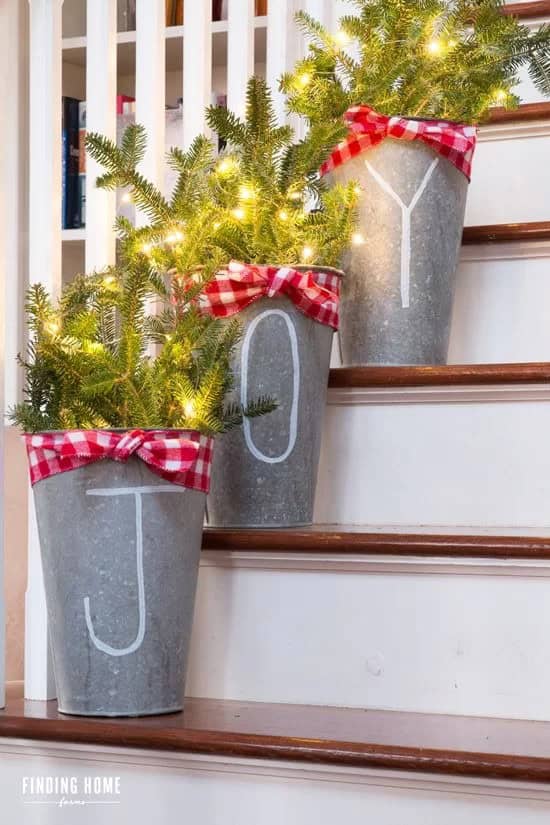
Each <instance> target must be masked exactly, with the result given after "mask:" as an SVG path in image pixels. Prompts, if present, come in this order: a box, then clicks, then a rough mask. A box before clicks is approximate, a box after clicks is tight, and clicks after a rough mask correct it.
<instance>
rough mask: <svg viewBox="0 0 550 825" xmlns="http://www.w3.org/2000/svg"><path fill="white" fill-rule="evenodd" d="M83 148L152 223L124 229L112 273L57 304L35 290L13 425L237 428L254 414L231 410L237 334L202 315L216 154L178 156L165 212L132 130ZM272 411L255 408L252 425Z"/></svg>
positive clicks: (202, 151)
mask: <svg viewBox="0 0 550 825" xmlns="http://www.w3.org/2000/svg"><path fill="white" fill-rule="evenodd" d="M88 148H89V150H90V153H91V154H92V156H93V157H94V158H95V159H96V160H97V161H99V162H100V163H102V165H103V166H104V168H105V169H106V170H107V171H106V177H105V176H104V178H103V179H102V180H100V185H106V186H108V187H109V188H112V187H113V186H124V187H129V189H130V191H131V194H132V198H133V200H134V202H135V203H136V205H138V206H140V208H141V209H142V210H143V211H144V212H145V213H146V214H148V215H149V216H150V218H151V223H150V224H149V225H148V226H142V227H139V228H135V227H134V226H133V225H132V224H131V223H130V222H129V221H127V220H125V219H122V218H119V219H118V220H117V223H116V232H117V234H118V237H119V240H120V243H119V257H118V262H117V265H116V266H114V267H110V268H108V269H106V270H104V271H103V272H94V273H92V274H89V275H79V276H77V277H76V278H75V279H74V280H73V281H72V282H71V283H70V284H69V285H68V286H66V287H65V289H64V290H63V293H62V295H61V298H60V299H59V301H58V302H56V303H55V304H54V303H53V302H52V301H51V299H50V297H49V295H48V293H47V291H46V290H45V288H44V287H43V286H41V285H40V284H38V285H34V286H32V287H31V288H30V289H29V291H28V294H27V302H26V310H27V317H28V325H29V332H30V342H29V345H28V350H27V354H26V356H25V357H24V358H20V365H21V366H22V368H23V369H24V371H25V379H26V380H25V390H24V400H23V402H22V403H20V404H18V405H16V407H14V408H13V409H12V410H11V412H10V418H11V421H12V422H13V423H15V424H18V425H19V426H20V427H22V428H23V429H24V430H26V431H27V432H37V431H41V430H52V429H53V430H55V429H74V428H79V429H80V428H83V429H90V428H104V427H109V428H119V427H122V428H128V427H131V428H136V427H139V428H143V429H147V428H177V429H197V430H199V431H200V432H203V433H206V434H209V435H215V434H217V433H221V432H225V431H226V430H227V429H230V428H231V427H233V426H237V425H238V424H239V423H242V417H243V415H247V414H248V411H247V410H240V411H239V413H238V415H237V414H236V412H235V410H234V409H232V408H229V407H226V399H227V397H228V394H229V393H230V392H231V390H232V389H233V380H234V379H233V372H232V369H231V362H232V357H233V354H234V351H235V347H236V345H237V343H238V341H239V338H240V334H241V328H240V324H239V322H238V320H234V321H230V322H222V321H220V320H218V319H215V318H212V317H210V316H208V315H205V314H203V313H202V312H200V311H199V308H198V298H199V296H200V293H201V292H202V291H203V290H204V287H205V285H206V284H207V283H208V281H209V280H210V278H211V277H212V275H213V273H214V272H215V270H216V268H217V267H218V266H220V263H221V262H222V259H223V255H224V251H223V250H222V249H221V248H220V247H219V246H218V245H217V243H216V240H215V230H214V229H213V225H214V223H215V217H216V215H217V214H218V213H219V212H220V208H219V206H218V205H217V203H216V200H215V198H214V195H213V192H214V191H215V190H216V187H217V183H216V181H215V179H214V172H213V169H212V166H213V164H214V159H213V155H212V147H211V144H210V143H209V141H207V140H206V138H198V139H197V140H196V141H195V143H194V144H193V146H192V147H191V148H190V150H189V151H188V152H181V151H180V150H178V149H175V150H172V152H171V153H170V160H171V163H172V165H173V166H174V168H176V170H177V172H178V179H177V182H176V187H175V190H174V194H173V196H172V199H171V201H170V202H168V201H166V200H165V199H164V198H163V196H162V195H161V194H160V192H158V190H157V189H156V188H155V187H154V186H153V185H152V184H151V183H150V182H149V181H147V180H145V179H144V178H143V177H142V176H141V175H140V174H139V173H138V171H137V169H136V167H137V165H138V164H139V163H140V162H141V160H142V158H143V155H144V152H145V149H146V146H145V135H144V132H143V129H141V127H130V128H129V129H128V130H127V131H126V133H125V135H124V138H123V140H122V143H121V146H120V147H117V146H115V145H114V144H113V143H112V142H110V141H108V140H106V139H105V138H104V137H102V136H101V135H93V134H92V135H90V136H89V142H88ZM223 262H224V263H226V260H224V261H223ZM153 305H154V306H156V307H157V308H158V312H153V311H152V307H153ZM155 346H156V350H154V349H153V348H154V347H155ZM274 406H275V402H274V401H273V399H270V398H261V399H257V400H256V401H255V402H253V404H252V405H251V407H250V414H251V415H257V414H260V415H261V414H264V413H267V412H270V411H271V410H272V409H273V408H274Z"/></svg>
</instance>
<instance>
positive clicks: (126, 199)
mask: <svg viewBox="0 0 550 825" xmlns="http://www.w3.org/2000/svg"><path fill="white" fill-rule="evenodd" d="M121 201H122V203H132V196H131V194H130V193H129V192H125V193H124V194H123V196H122V198H121Z"/></svg>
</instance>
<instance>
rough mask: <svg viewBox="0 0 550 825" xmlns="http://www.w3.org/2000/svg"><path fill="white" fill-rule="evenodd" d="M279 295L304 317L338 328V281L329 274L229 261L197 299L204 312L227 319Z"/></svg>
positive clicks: (335, 276)
mask: <svg viewBox="0 0 550 825" xmlns="http://www.w3.org/2000/svg"><path fill="white" fill-rule="evenodd" d="M282 295H284V296H285V297H286V298H289V299H290V300H291V301H292V302H293V303H294V304H295V305H296V307H297V308H298V309H299V310H300V312H303V313H304V315H307V316H309V317H310V318H313V320H314V321H318V322H319V323H320V324H326V325H327V326H330V327H333V329H338V304H339V300H340V298H339V295H340V278H339V277H338V276H337V275H333V274H330V273H325V272H315V271H310V272H298V270H296V269H292V268H291V267H277V266H256V265H253V264H242V263H238V262H237V261H231V263H230V264H229V266H228V267H227V269H224V270H221V271H220V272H218V274H217V275H216V277H215V278H214V280H213V281H210V283H209V284H208V286H207V287H206V289H205V291H204V293H203V295H201V299H200V300H201V306H202V307H203V309H204V311H205V312H209V313H210V314H211V315H215V316H216V317H218V318H227V317H228V316H230V315H235V314H236V313H237V312H240V311H241V310H242V309H244V308H245V307H247V306H249V304H251V303H253V301H257V300H258V299H259V298H273V297H277V296H282Z"/></svg>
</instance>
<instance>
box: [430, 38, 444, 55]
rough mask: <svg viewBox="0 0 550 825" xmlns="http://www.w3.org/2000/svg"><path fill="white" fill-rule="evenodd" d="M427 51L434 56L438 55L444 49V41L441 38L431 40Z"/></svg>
mask: <svg viewBox="0 0 550 825" xmlns="http://www.w3.org/2000/svg"><path fill="white" fill-rule="evenodd" d="M426 51H427V52H428V54H429V55H431V56H432V57H438V56H439V55H440V54H441V53H442V51H443V43H442V42H441V40H436V39H434V40H430V42H429V43H428V45H427V46H426Z"/></svg>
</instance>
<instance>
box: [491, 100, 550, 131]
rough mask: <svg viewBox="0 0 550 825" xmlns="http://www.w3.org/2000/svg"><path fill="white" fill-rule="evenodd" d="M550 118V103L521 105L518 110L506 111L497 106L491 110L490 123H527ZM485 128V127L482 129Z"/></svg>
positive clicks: (541, 102)
mask: <svg viewBox="0 0 550 825" xmlns="http://www.w3.org/2000/svg"><path fill="white" fill-rule="evenodd" d="M548 118H550V102H548V101H540V102H537V103H521V104H520V105H519V106H518V107H517V109H506V108H504V107H503V106H495V108H494V109H491V114H490V117H489V123H490V124H491V125H493V124H496V123H525V122H526V121H530V120H546V119H548ZM481 128H482V129H483V128H484V127H483V126H482V127H481Z"/></svg>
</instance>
